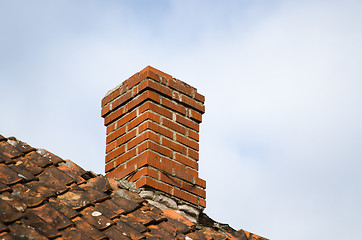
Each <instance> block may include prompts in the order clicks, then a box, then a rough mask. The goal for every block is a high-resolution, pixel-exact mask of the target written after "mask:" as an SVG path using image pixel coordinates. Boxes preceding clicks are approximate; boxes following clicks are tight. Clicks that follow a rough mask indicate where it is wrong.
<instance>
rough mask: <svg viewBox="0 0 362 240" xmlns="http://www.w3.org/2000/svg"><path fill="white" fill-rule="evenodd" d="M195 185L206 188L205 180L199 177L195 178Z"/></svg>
mask: <svg viewBox="0 0 362 240" xmlns="http://www.w3.org/2000/svg"><path fill="white" fill-rule="evenodd" d="M196 185H199V186H200V187H202V188H206V181H205V180H203V179H201V178H196Z"/></svg>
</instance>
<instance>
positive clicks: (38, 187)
mask: <svg viewBox="0 0 362 240" xmlns="http://www.w3.org/2000/svg"><path fill="white" fill-rule="evenodd" d="M24 187H26V188H29V189H30V190H32V191H33V192H35V193H33V192H29V196H31V197H34V198H36V197H38V198H42V199H44V198H48V197H52V196H56V190H55V189H52V188H49V187H47V186H45V185H44V184H42V183H40V182H38V181H32V182H28V183H25V184H24Z"/></svg>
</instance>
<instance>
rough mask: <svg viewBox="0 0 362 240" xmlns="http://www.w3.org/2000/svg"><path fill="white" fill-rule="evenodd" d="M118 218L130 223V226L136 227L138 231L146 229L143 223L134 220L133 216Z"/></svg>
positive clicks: (142, 231) (145, 230)
mask: <svg viewBox="0 0 362 240" xmlns="http://www.w3.org/2000/svg"><path fill="white" fill-rule="evenodd" d="M120 219H121V220H122V221H123V222H125V223H127V224H128V225H130V226H131V227H132V228H134V229H136V230H137V231H138V232H140V233H144V232H147V231H148V228H147V227H145V226H144V225H143V224H141V223H139V222H137V221H135V219H134V218H131V217H127V216H121V217H120Z"/></svg>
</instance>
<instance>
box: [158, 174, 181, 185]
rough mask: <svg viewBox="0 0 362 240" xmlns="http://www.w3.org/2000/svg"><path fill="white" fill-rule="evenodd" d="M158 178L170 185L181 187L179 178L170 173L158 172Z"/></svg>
mask: <svg viewBox="0 0 362 240" xmlns="http://www.w3.org/2000/svg"><path fill="white" fill-rule="evenodd" d="M160 180H161V181H162V182H165V183H168V184H170V185H172V186H176V187H181V180H180V179H178V178H176V177H173V176H171V175H168V174H167V175H166V174H164V173H162V172H160Z"/></svg>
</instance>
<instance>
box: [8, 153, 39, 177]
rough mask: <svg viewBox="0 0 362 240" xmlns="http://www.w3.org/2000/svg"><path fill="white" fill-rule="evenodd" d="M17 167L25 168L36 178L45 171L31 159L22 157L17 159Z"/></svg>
mask: <svg viewBox="0 0 362 240" xmlns="http://www.w3.org/2000/svg"><path fill="white" fill-rule="evenodd" d="M16 160H17V161H16V164H15V165H17V166H21V167H24V168H25V169H26V170H27V171H29V172H30V173H31V174H33V175H34V176H36V175H38V174H39V173H41V172H42V171H43V170H44V169H43V168H41V167H39V166H38V165H37V164H35V163H34V162H33V161H32V160H31V159H30V158H25V157H20V158H17V159H16Z"/></svg>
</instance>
